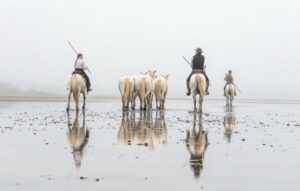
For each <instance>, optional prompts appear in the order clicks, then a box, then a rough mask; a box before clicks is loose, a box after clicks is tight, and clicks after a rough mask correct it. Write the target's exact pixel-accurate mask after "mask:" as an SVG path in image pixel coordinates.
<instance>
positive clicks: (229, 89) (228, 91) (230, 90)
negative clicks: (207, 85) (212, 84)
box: [225, 84, 235, 106]
mask: <svg viewBox="0 0 300 191" xmlns="http://www.w3.org/2000/svg"><path fill="white" fill-rule="evenodd" d="M234 93H235V85H234V84H227V85H226V87H225V96H226V105H227V106H232V102H233V98H234Z"/></svg>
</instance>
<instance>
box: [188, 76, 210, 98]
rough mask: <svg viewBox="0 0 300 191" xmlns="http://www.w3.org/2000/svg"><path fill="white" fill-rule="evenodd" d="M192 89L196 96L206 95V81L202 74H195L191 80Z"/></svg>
mask: <svg viewBox="0 0 300 191" xmlns="http://www.w3.org/2000/svg"><path fill="white" fill-rule="evenodd" d="M190 88H191V90H193V91H195V93H196V94H201V95H202V96H203V95H205V89H206V80H205V76H204V74H202V73H200V72H199V73H196V74H193V75H192V77H191V80H190Z"/></svg>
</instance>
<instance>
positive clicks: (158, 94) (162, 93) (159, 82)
mask: <svg viewBox="0 0 300 191" xmlns="http://www.w3.org/2000/svg"><path fill="white" fill-rule="evenodd" d="M168 77H169V75H161V76H160V77H158V78H156V79H155V80H154V94H155V100H156V109H165V101H166V96H167V93H168Z"/></svg>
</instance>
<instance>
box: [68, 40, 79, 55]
mask: <svg viewBox="0 0 300 191" xmlns="http://www.w3.org/2000/svg"><path fill="white" fill-rule="evenodd" d="M68 44H69V45H70V47H71V48H72V50H73V51H74V52H75V53H76V54H78V52H77V51H76V49H75V48H74V47H73V45H72V44H71V43H70V41H68Z"/></svg>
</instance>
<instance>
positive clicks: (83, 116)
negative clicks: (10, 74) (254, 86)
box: [0, 100, 300, 191]
mask: <svg viewBox="0 0 300 191" xmlns="http://www.w3.org/2000/svg"><path fill="white" fill-rule="evenodd" d="M224 103H225V102H223V101H206V102H205V103H204V115H203V116H202V117H200V116H199V115H198V114H195V113H193V112H192V111H191V109H192V101H191V100H188V101H186V100H169V101H167V102H166V108H167V109H166V110H165V111H162V112H159V111H155V110H154V111H152V112H149V113H147V112H140V111H139V110H137V111H135V112H127V113H123V112H122V111H121V107H120V106H121V103H120V101H119V100H105V101H98V102H90V103H89V102H88V103H87V109H86V112H85V113H82V112H81V111H80V112H79V114H78V116H77V118H76V112H75V111H74V110H71V111H70V112H69V117H68V114H67V113H66V112H65V106H66V103H64V102H40V101H39V102H0V140H1V141H0V143H1V144H0V149H1V153H0V164H1V174H0V190H18V191H19V190H26V191H27V190H28V191H29V190H30V191H33V190H36V191H40V190H46V191H47V190H74V191H76V190H100V189H102V190H121V189H122V190H125V191H126V190H128V191H129V190H137V189H142V190H144V191H147V190H151V191H152V190H153V189H156V190H208V191H217V190H223V191H234V190H236V191H241V190H242V191H253V190H256V191H258V190H259V191H260V190H261V191H265V190H272V191H281V190H282V191H283V190H284V191H287V190H298V189H299V187H300V182H299V178H300V163H299V161H300V153H299V151H300V104H297V103H295V104H293V103H291V102H289V103H280V102H276V103H272V102H267V103H264V102H259V103H255V102H251V103H250V102H242V101H239V102H236V103H235V104H234V105H235V106H234V107H233V108H232V110H228V109H226V108H225V107H224ZM72 107H73V108H74V105H72ZM202 130H203V131H205V132H206V133H207V142H208V144H204V145H203V143H204V142H205V141H204V139H203V137H204V136H201V133H202ZM188 132H189V135H190V137H189V139H187V134H188ZM201 149H202V150H201Z"/></svg>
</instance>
